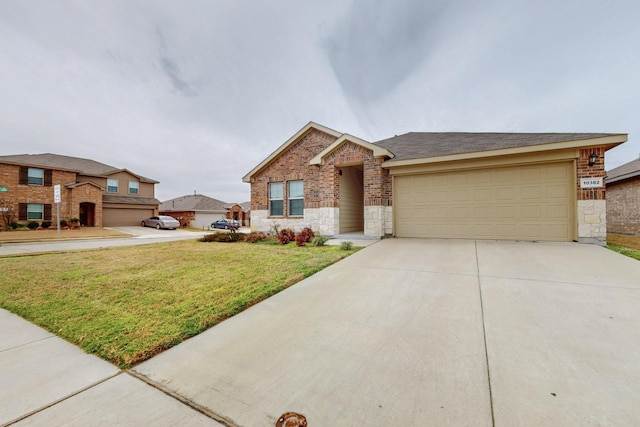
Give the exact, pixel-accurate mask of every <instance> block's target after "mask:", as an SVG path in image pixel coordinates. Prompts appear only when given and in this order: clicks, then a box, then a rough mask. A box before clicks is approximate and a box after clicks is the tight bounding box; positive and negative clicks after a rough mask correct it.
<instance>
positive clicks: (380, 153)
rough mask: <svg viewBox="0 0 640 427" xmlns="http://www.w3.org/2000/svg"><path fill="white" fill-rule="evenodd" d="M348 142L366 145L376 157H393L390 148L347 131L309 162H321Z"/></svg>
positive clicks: (316, 163) (317, 163)
mask: <svg viewBox="0 0 640 427" xmlns="http://www.w3.org/2000/svg"><path fill="white" fill-rule="evenodd" d="M347 142H352V143H354V144H356V145H359V146H361V147H364V148H367V149H369V150H371V151H373V156H374V157H389V158H393V154H392V153H391V152H390V151H389V150H387V149H386V148H384V147H383V146H380V145H376V144H372V143H370V142H367V141H365V140H364V139H360V138H358V137H355V136H353V135H349V134H348V133H345V134H344V135H342V136H341V137H340V138H338V139H337V140H336V141H335V142H334V143H333V144H331V145H330V146H328V147H327V148H325V149H324V150H322V152H321V153H319V154H318V155H317V156H315V157H314V158H313V159H311V161H310V162H309V163H310V164H312V165H319V164H321V163H322V159H323V158H324V157H326V156H328V155H329V154H331V153H332V152H334V151H335V150H337V149H338V148H340V147H341V146H342V145H344V144H346V143H347Z"/></svg>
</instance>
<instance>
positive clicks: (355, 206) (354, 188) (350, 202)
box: [338, 165, 364, 233]
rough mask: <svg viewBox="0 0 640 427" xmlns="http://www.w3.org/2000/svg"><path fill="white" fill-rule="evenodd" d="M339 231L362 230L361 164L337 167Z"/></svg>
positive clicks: (362, 186) (362, 187)
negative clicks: (338, 177)
mask: <svg viewBox="0 0 640 427" xmlns="http://www.w3.org/2000/svg"><path fill="white" fill-rule="evenodd" d="M338 173H339V176H340V179H339V186H340V213H339V219H340V222H339V224H340V233H353V232H358V231H362V232H364V178H363V167H362V165H356V166H348V167H342V168H339V171H338Z"/></svg>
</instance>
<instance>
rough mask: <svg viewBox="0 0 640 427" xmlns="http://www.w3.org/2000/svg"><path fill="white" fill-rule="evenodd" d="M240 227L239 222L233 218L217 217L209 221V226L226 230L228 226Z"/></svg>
mask: <svg viewBox="0 0 640 427" xmlns="http://www.w3.org/2000/svg"><path fill="white" fill-rule="evenodd" d="M238 227H240V223H238V221H236V220H235V219H219V220H217V221H214V222H212V223H211V228H222V229H223V230H228V229H229V228H236V229H237V228H238Z"/></svg>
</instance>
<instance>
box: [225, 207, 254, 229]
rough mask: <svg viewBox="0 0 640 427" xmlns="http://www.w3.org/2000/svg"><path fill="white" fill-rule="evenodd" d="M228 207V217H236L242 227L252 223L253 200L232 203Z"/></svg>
mask: <svg viewBox="0 0 640 427" xmlns="http://www.w3.org/2000/svg"><path fill="white" fill-rule="evenodd" d="M227 209H228V211H227V219H235V220H236V221H238V223H239V224H240V226H241V227H245V226H249V225H250V224H251V202H242V203H230V204H228V205H227Z"/></svg>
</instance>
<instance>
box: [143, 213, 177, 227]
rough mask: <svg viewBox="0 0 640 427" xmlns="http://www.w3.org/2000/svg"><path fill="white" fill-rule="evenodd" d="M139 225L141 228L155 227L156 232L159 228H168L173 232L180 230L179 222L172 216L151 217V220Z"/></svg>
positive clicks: (148, 219) (145, 220)
mask: <svg viewBox="0 0 640 427" xmlns="http://www.w3.org/2000/svg"><path fill="white" fill-rule="evenodd" d="M141 225H142V226H143V227H155V228H157V229H158V230H160V229H161V228H168V229H171V230H175V229H176V228H180V222H179V221H178V220H177V219H175V218H174V217H172V216H164V215H161V216H152V217H151V218H147V219H144V220H142V223H141Z"/></svg>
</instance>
